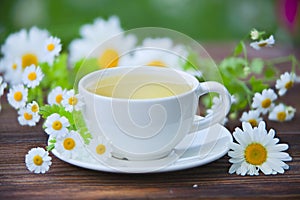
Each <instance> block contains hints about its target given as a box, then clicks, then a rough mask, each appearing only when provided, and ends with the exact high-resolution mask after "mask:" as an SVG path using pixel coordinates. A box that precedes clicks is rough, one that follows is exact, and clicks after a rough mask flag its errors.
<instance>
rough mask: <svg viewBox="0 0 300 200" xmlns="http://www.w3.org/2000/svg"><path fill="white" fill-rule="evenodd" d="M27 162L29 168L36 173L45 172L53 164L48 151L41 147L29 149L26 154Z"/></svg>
mask: <svg viewBox="0 0 300 200" xmlns="http://www.w3.org/2000/svg"><path fill="white" fill-rule="evenodd" d="M25 163H26V167H27V169H28V170H29V171H31V172H34V173H36V174H39V173H42V174H44V173H45V172H46V171H48V170H49V167H50V165H51V164H52V162H51V157H50V156H49V153H48V151H45V149H43V148H40V147H38V148H32V149H31V150H30V151H28V153H27V155H26V156H25Z"/></svg>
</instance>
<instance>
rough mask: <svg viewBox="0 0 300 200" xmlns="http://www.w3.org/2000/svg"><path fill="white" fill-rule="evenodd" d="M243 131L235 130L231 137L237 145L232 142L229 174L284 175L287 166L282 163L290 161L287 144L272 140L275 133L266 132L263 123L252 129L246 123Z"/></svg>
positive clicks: (271, 131)
mask: <svg viewBox="0 0 300 200" xmlns="http://www.w3.org/2000/svg"><path fill="white" fill-rule="evenodd" d="M242 127H243V130H241V129H240V128H236V129H235V132H234V133H233V137H234V138H235V140H236V141H237V142H238V143H234V142H232V143H231V145H230V149H231V151H229V152H228V155H229V156H230V157H231V158H230V159H229V162H230V163H232V165H231V167H230V169H229V173H230V174H232V173H236V174H238V175H242V176H244V175H246V174H247V175H259V171H260V170H261V171H262V172H263V173H264V174H265V175H270V174H277V173H281V174H282V173H284V170H287V169H289V166H288V165H287V164H286V163H284V162H283V161H291V160H292V158H291V157H290V156H289V154H288V153H285V152H282V151H285V150H287V149H288V145H287V144H278V142H279V139H277V138H274V136H275V131H274V130H273V129H270V131H269V132H267V130H266V124H265V122H264V121H262V122H260V123H259V125H258V127H254V128H252V126H251V124H250V123H248V122H243V123H242Z"/></svg>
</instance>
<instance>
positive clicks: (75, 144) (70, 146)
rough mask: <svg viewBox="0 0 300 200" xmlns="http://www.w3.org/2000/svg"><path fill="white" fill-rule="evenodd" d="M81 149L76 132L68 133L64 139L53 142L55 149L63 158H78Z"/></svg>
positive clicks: (81, 145) (80, 142)
mask: <svg viewBox="0 0 300 200" xmlns="http://www.w3.org/2000/svg"><path fill="white" fill-rule="evenodd" d="M82 148H83V143H82V141H81V139H80V135H79V133H78V132H77V131H70V132H69V133H67V134H66V135H65V136H64V137H61V138H59V139H57V140H56V142H55V149H56V150H57V152H58V153H60V155H62V156H63V157H64V158H68V159H69V158H70V159H74V158H76V157H78V156H80V151H81V150H82Z"/></svg>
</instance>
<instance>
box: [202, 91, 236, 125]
mask: <svg viewBox="0 0 300 200" xmlns="http://www.w3.org/2000/svg"><path fill="white" fill-rule="evenodd" d="M230 101H231V104H234V103H236V102H237V100H236V97H235V96H234V95H231V96H230ZM222 103H223V102H222V100H221V99H220V98H219V97H217V96H214V97H213V99H212V106H211V108H210V109H207V110H206V112H207V114H211V113H213V112H214V110H216V109H218V107H220V106H222ZM227 122H228V118H227V117H225V118H224V120H223V121H222V122H220V123H222V124H226V123H227Z"/></svg>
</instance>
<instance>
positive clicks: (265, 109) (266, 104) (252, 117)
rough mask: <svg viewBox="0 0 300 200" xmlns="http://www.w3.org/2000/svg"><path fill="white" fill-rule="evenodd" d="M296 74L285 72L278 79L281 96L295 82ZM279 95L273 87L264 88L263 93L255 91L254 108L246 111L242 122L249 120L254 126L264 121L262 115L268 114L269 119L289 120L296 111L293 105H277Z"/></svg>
mask: <svg viewBox="0 0 300 200" xmlns="http://www.w3.org/2000/svg"><path fill="white" fill-rule="evenodd" d="M295 77H296V76H295V74H294V73H288V72H285V73H284V74H282V75H281V76H280V79H278V80H277V81H276V85H275V87H276V89H277V92H278V95H279V96H283V95H284V94H286V92H287V90H288V89H290V88H291V87H292V86H293V84H294V82H295ZM278 95H277V94H276V93H275V91H274V90H273V89H270V88H269V89H264V90H263V91H262V93H255V94H254V97H253V101H252V104H251V107H252V110H250V111H248V112H244V113H243V114H242V117H241V119H240V120H241V121H242V122H249V123H250V124H251V125H252V126H253V127H255V126H257V125H258V124H259V122H261V121H263V118H262V115H265V114H267V113H269V114H268V119H269V120H273V121H279V122H284V121H289V120H291V119H292V118H293V117H294V115H295V112H296V109H295V108H293V107H292V106H287V105H285V104H283V103H279V104H277V105H275V100H277V98H278Z"/></svg>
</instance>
